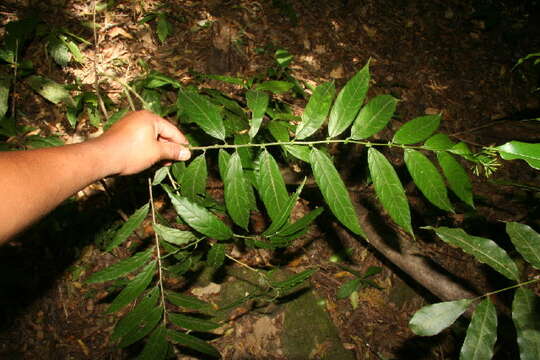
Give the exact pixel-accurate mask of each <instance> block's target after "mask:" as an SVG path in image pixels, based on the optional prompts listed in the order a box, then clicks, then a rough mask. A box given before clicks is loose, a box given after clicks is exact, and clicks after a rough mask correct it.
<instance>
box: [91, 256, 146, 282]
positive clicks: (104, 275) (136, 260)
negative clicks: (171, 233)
mask: <svg viewBox="0 0 540 360" xmlns="http://www.w3.org/2000/svg"><path fill="white" fill-rule="evenodd" d="M152 252H153V249H148V250H145V251H141V252H139V253H137V254H135V255H132V256H130V257H128V258H127V259H124V260H121V261H119V262H117V263H116V264H113V265H111V266H109V267H107V268H105V269H103V270H101V271H99V272H97V273H94V274H92V275H90V276H89V277H88V279H86V281H85V282H86V283H87V284H92V283H98V282H104V281H109V280H114V279H118V278H119V277H121V276H123V275H126V274H129V273H130V272H132V271H135V270H136V269H138V268H140V267H141V266H142V265H144V264H145V263H146V262H147V261H148V260H150V258H151V257H152Z"/></svg>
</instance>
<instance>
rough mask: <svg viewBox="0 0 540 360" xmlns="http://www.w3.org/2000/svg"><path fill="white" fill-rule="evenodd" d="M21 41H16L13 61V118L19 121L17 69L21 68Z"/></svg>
mask: <svg viewBox="0 0 540 360" xmlns="http://www.w3.org/2000/svg"><path fill="white" fill-rule="evenodd" d="M18 55H19V39H15V55H14V57H13V60H14V62H15V64H14V65H13V96H12V99H13V100H12V101H11V116H12V117H13V119H14V120H16V119H17V114H16V110H17V69H18V68H19V56H18Z"/></svg>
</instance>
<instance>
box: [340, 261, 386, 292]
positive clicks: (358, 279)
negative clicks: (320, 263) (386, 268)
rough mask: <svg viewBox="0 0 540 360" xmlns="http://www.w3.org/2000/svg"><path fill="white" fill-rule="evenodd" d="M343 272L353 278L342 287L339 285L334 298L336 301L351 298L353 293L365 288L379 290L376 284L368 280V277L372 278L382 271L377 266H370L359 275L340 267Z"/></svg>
mask: <svg viewBox="0 0 540 360" xmlns="http://www.w3.org/2000/svg"><path fill="white" fill-rule="evenodd" d="M340 267H341V268H342V269H344V270H345V271H348V272H350V273H351V274H353V275H354V276H355V277H354V279H352V280H349V281H347V282H346V283H344V284H343V285H341V286H340V287H339V289H338V291H337V294H336V297H337V298H338V299H345V298H348V297H349V296H351V295H352V294H353V293H354V292H356V291H358V290H360V289H363V288H366V287H372V288H375V289H381V287H380V286H378V285H377V284H376V283H374V282H373V281H372V280H370V277H373V276H375V275H377V274H378V273H380V272H381V271H382V269H381V268H380V267H377V266H370V267H369V268H368V269H367V270H366V272H365V273H364V274H361V273H359V272H357V271H354V270H352V269H349V268H347V267H345V266H340Z"/></svg>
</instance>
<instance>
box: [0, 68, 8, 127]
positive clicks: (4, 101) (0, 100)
mask: <svg viewBox="0 0 540 360" xmlns="http://www.w3.org/2000/svg"><path fill="white" fill-rule="evenodd" d="M10 87H11V81H10V80H9V79H8V78H4V77H0V120H1V119H3V118H4V116H5V115H6V113H7V111H8V107H9V88H10Z"/></svg>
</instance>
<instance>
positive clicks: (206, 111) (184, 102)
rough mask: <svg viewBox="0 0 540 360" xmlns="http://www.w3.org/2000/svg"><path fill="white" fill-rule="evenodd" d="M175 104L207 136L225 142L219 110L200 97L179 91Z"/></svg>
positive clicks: (193, 93) (223, 127)
mask: <svg viewBox="0 0 540 360" xmlns="http://www.w3.org/2000/svg"><path fill="white" fill-rule="evenodd" d="M177 102H178V104H179V106H180V108H182V109H183V110H184V112H185V114H186V115H187V116H188V117H189V118H190V119H191V120H192V121H193V122H194V123H196V124H197V125H199V126H200V127H201V129H203V130H204V132H206V133H207V134H208V135H210V136H213V137H215V138H218V139H220V140H225V126H224V125H223V117H222V115H221V112H220V110H219V108H218V107H217V106H216V105H214V104H212V103H211V102H210V101H208V99H207V98H205V97H204V96H202V95H199V94H197V93H195V92H190V91H184V90H182V89H181V90H180V91H179V92H178V99H177Z"/></svg>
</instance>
